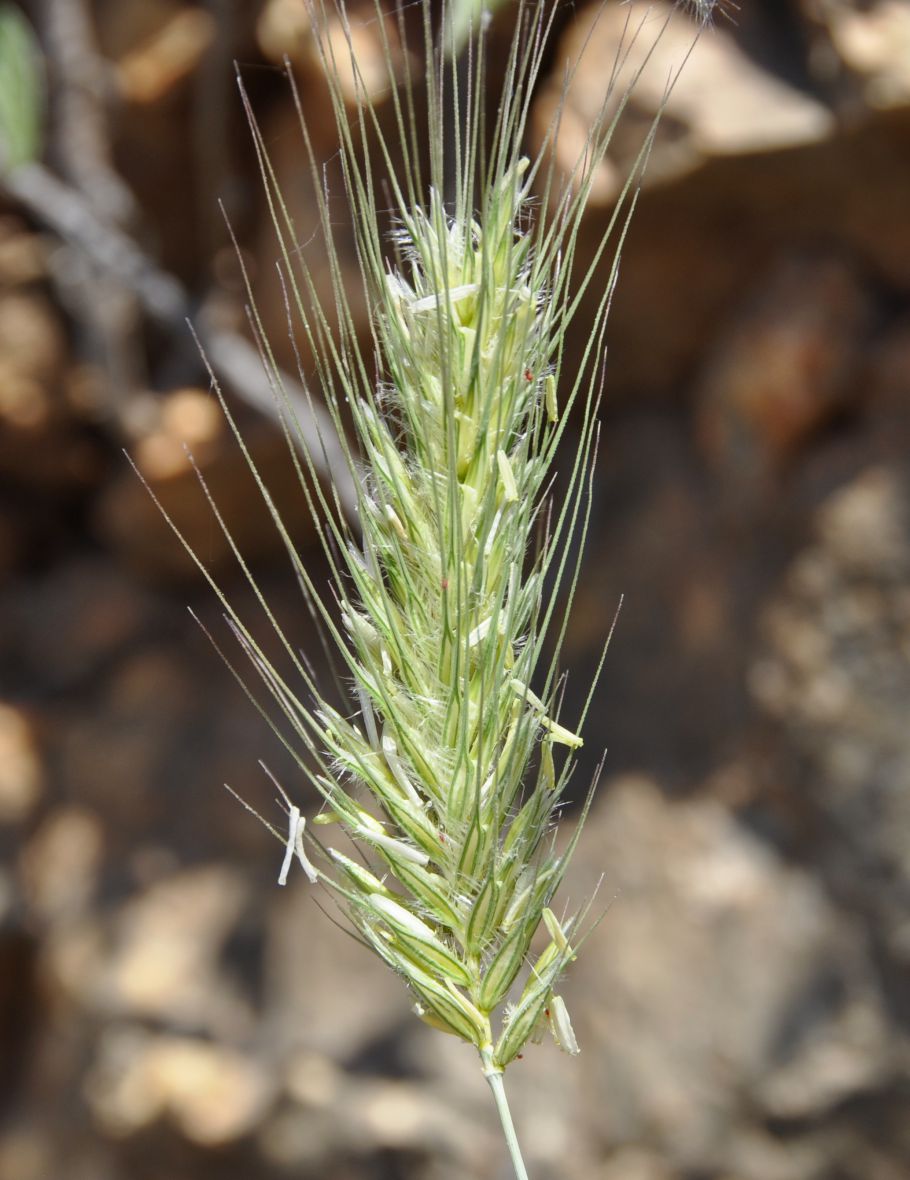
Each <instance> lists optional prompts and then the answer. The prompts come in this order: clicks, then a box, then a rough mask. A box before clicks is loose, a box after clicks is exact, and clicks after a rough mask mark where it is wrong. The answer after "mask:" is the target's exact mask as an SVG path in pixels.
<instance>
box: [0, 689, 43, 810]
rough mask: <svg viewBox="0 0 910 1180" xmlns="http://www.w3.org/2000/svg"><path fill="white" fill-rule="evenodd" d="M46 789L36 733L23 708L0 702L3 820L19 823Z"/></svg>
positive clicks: (1, 807) (0, 786) (1, 805)
mask: <svg viewBox="0 0 910 1180" xmlns="http://www.w3.org/2000/svg"><path fill="white" fill-rule="evenodd" d="M43 792H44V768H43V766H42V762H41V756H40V753H39V751H38V748H37V743H36V740H35V734H34V732H33V729H32V726H31V724H30V723H29V721H28V719H27V718H26V717H25V715H24V714H23V713H22V711H21V710H19V709H16V708H14V707H12V706H11V705H5V704H0V824H11V823H19V822H21V821H22V820H23V819H25V818H26V816H28V815H29V814H30V812H31V811H32V810H33V809H34V807H35V805H36V804H37V803H38V800H39V799H40V798H41V795H42V794H43Z"/></svg>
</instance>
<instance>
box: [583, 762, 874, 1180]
mask: <svg viewBox="0 0 910 1180" xmlns="http://www.w3.org/2000/svg"><path fill="white" fill-rule="evenodd" d="M578 855H579V856H580V857H582V858H583V862H587V863H588V864H589V866H590V871H591V873H592V876H594V877H595V879H596V874H598V873H599V872H601V871H602V872H604V873H605V878H604V889H605V891H606V896H607V897H608V898H611V899H612V904H611V905H610V909H609V912H608V914H607V915H606V918H605V920H604V922H603V925H602V926H601V928H600V931H599V932H598V935H597V936H596V938H595V939H592V940H589V942H588V943H586V945H585V947H584V949H583V952H582V953H581V954H580V955H579V958H578V962H577V963H576V964H573V968H572V971H571V973H570V974H569V976H568V978H567V982H566V991H565V994H566V998H567V1001H568V1002H569V1003H570V1005H571V1007H572V1015H573V1023H574V1025H575V1029H576V1032H577V1034H578V1038H579V1043H580V1045H581V1048H582V1053H581V1056H580V1057H579V1059H578V1062H577V1067H580V1068H581V1070H582V1071H583V1072H584V1075H585V1076H584V1080H583V1082H582V1086H583V1089H584V1090H585V1091H586V1092H588V1093H590V1094H596V1095H597V1096H598V1098H597V1100H598V1103H599V1105H600V1108H601V1109H602V1111H603V1117H602V1120H601V1122H600V1134H601V1139H602V1142H604V1143H605V1144H614V1145H615V1144H617V1143H624V1142H646V1143H648V1144H651V1145H655V1146H659V1147H660V1148H661V1149H662V1151H664V1152H665V1153H666V1154H667V1155H668V1156H669V1158H670V1159H671V1160H672V1161H674V1163H675V1164H676V1165H677V1166H678V1167H680V1168H681V1169H692V1170H700V1169H703V1170H705V1171H706V1172H707V1173H709V1174H713V1172H714V1171H715V1170H717V1171H718V1173H719V1174H728V1171H729V1174H735V1175H737V1176H740V1177H743V1178H744V1180H745V1178H748V1180H765V1178H766V1177H767V1176H769V1175H774V1176H779V1177H781V1178H783V1177H786V1178H787V1180H801V1178H802V1177H805V1176H806V1175H816V1174H818V1175H821V1174H822V1171H821V1170H819V1171H818V1172H817V1173H816V1172H814V1171H808V1170H806V1161H805V1159H800V1158H799V1153H796V1154H794V1155H793V1156H792V1157H791V1158H790V1159H789V1161H788V1151H789V1149H785V1147H784V1145H780V1146H779V1147H778V1149H777V1151H776V1153H772V1154H774V1156H775V1166H774V1168H773V1169H771V1168H770V1167H769V1166H768V1162H769V1161H768V1159H767V1158H765V1160H764V1162H762V1157H761V1155H760V1154H759V1155H756V1153H755V1152H754V1151H753V1150H751V1149H748V1148H749V1143H750V1139H749V1136H750V1135H751V1134H754V1130H753V1131H751V1132H750V1131H749V1130H748V1127H749V1124H750V1123H751V1120H752V1115H751V1112H752V1111H754V1110H755V1108H756V1107H758V1108H759V1109H761V1110H762V1111H764V1112H765V1114H766V1115H773V1116H776V1117H800V1118H818V1117H820V1116H821V1115H822V1114H823V1113H824V1112H827V1111H830V1110H833V1109H835V1108H836V1107H837V1105H838V1104H839V1103H841V1102H843V1101H845V1100H846V1099H848V1098H849V1097H851V1096H853V1095H857V1094H862V1093H866V1092H868V1091H870V1090H872V1089H874V1088H875V1087H877V1086H878V1085H879V1084H881V1082H882V1081H883V1080H885V1079H887V1078H888V1077H890V1076H891V1074H892V1071H893V1070H894V1069H896V1067H897V1058H896V1057H894V1056H893V1054H892V1047H891V1045H890V1043H889V1038H888V1032H887V1025H886V1021H885V1018H884V1014H883V1010H882V1002H881V998H880V996H879V993H878V990H877V987H876V983H875V979H874V975H873V973H872V971H871V969H870V967H869V965H868V963H867V962H866V961H865V960H864V958H863V954H862V948H863V940H862V937H861V933H860V932H859V931H858V930H856V929H854V928H852V927H851V925H850V924H849V922H844V921H843V920H842V919H841V918H840V917H839V915H838V914H837V912H836V911H835V910H834V908H833V907H832V906H831V904H830V903H829V901H828V900H827V898H826V896H825V893H824V891H823V890H822V889H821V888H820V887H819V886H818V885H817V883H816V882H814V881H813V880H812V878H811V877H810V876H809V875H808V874H807V873H805V872H803V871H801V870H799V869H796V868H792V867H788V866H787V865H785V864H784V863H783V862H782V861H781V860H780V859H779V858H778V857H777V856H776V854H775V853H774V852H773V851H771V849H770V848H768V847H767V846H765V845H764V844H763V843H762V842H761V841H759V840H758V839H756V838H755V837H754V836H753V835H751V834H750V833H749V832H748V831H746V830H745V829H744V828H741V827H739V826H738V825H737V823H736V822H735V821H734V820H733V819H731V817H730V816H729V815H728V814H727V813H726V812H725V811H724V809H723V808H721V807H720V806H718V805H717V804H716V803H714V802H709V801H700V800H699V801H693V802H687V803H668V802H666V801H665V800H664V799H663V798H662V796H661V795H660V794H659V793H658V791H657V790H656V789H655V787H654V785H653V784H652V783H651V782H649V781H647V780H644V779H633V778H629V779H624V780H621V781H618V782H614V783H611V784H605V786H604V788H603V792H602V794H601V797H600V801H599V803H598V804H597V805H596V806H595V809H594V812H593V813H592V815H591V818H590V819H589V821H588V827H587V828H586V830H585V835H584V839H583V841H582V845H581V847H580V850H579V854H578ZM581 863H582V862H579V865H580V864H581ZM577 872H578V868H576V873H577ZM835 981H836V982H835ZM769 1146H771V1145H769ZM747 1149H748V1150H747ZM827 1150H829V1151H830V1150H834V1151H836V1144H831V1145H829V1147H828V1148H827ZM765 1154H766V1156H767V1153H765ZM750 1160H751V1162H749V1161H750ZM725 1169H726V1170H725ZM727 1170H728V1171H727Z"/></svg>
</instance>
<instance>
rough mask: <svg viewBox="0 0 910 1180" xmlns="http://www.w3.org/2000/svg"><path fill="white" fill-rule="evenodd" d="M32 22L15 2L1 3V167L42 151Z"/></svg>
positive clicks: (41, 107)
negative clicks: (29, 21) (13, 3)
mask: <svg viewBox="0 0 910 1180" xmlns="http://www.w3.org/2000/svg"><path fill="white" fill-rule="evenodd" d="M40 63H41V50H40V48H39V46H38V41H37V38H36V37H35V34H34V31H33V30H32V27H31V25H30V24H29V23H28V21H27V20H26V19H25V17H24V16H23V15H22V13H21V12H20V10H19V9H18V8H16V7H15V6H14V5H12V4H3V5H2V6H0V169H2V170H3V171H6V172H9V171H12V169H14V168H18V167H19V166H20V165H21V164H27V163H29V161H31V160H34V159H36V158H37V157H38V156H39V155H40V154H41V138H42V136H41V125H42V122H43V117H44V76H43V70H42V68H41V64H40Z"/></svg>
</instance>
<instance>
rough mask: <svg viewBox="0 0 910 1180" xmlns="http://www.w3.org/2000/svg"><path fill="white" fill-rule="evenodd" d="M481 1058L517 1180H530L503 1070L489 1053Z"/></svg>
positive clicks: (481, 1055) (482, 1052)
mask: <svg viewBox="0 0 910 1180" xmlns="http://www.w3.org/2000/svg"><path fill="white" fill-rule="evenodd" d="M480 1057H481V1060H482V1061H483V1073H484V1077H485V1078H486V1079H487V1081H488V1082H489V1083H490V1089H491V1090H492V1091H493V1100H494V1102H495V1103H496V1109H497V1111H499V1121H500V1122H501V1123H502V1129H503V1133H504V1134H505V1137H506V1145H507V1146H508V1148H509V1155H510V1156H511V1157H512V1167H513V1168H514V1169H515V1176H516V1180H528V1170H527V1168H526V1167H525V1162H524V1160H523V1159H522V1158H521V1148H520V1147H519V1146H518V1136H517V1135H516V1134H515V1124H514V1123H513V1122H512V1112H511V1111H510V1110H509V1103H508V1101H507V1099H506V1088H505V1085H504V1084H503V1080H502V1070H501V1069H497V1068H496V1066H495V1065H493V1061H492V1055H491V1054H490V1053H489V1051H487V1052H484V1051H483V1050H481V1053H480Z"/></svg>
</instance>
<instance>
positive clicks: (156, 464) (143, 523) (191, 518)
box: [95, 390, 312, 578]
mask: <svg viewBox="0 0 910 1180" xmlns="http://www.w3.org/2000/svg"><path fill="white" fill-rule="evenodd" d="M242 429H243V432H244V441H245V443H246V445H247V447H248V448H249V451H250V454H251V455H252V457H253V459H254V461H255V463H256V465H257V467H258V468H259V470H260V471H261V472H262V474H263V478H264V480H265V482H266V484H267V486H268V488H269V492H270V494H271V496H272V498H273V500H274V502H275V504H276V505H277V507H278V509H279V511H280V512H281V513H282V516H283V518H284V520H285V523H286V525H287V526H288V529H289V531H290V532H291V535H292V536H294V537H295V538H297V539H298V540H299V543H300V545H302V546H305V545H306V544H307V543H308V542H309V540H310V538H311V536H312V525H311V522H310V519H309V514H308V510H307V507H306V501H305V498H304V495H303V492H302V491H301V489H300V484H299V481H298V478H297V474H296V472H295V469H294V462H293V459H292V457H291V455H290V453H289V451H288V447H287V443H286V442H285V440H284V438H283V437H282V436H281V435H280V434H279V433H278V431H277V430H275V429H274V428H273V427H271V426H268V425H267V424H265V423H264V422H263V421H262V420H261V419H257V418H255V417H252V416H250V418H249V420H248V421H246V422H244V425H243V427H242ZM133 461H134V462H135V464H136V467H137V468H138V470H139V473H140V476H139V477H137V475H136V474H135V472H133V471H130V470H129V469H128V468H126V466H125V465H124V468H125V469H124V470H123V472H122V474H121V475H120V476H119V477H118V478H116V479H115V480H114V481H113V482H112V483H111V484H110V485H109V486H108V487H107V488H106V489H105V491H104V493H103V494H102V496H101V497H100V499H99V501H98V506H97V511H96V516H95V521H96V527H97V530H98V533H99V534H100V536H101V537H103V539H104V540H105V542H106V543H107V544H108V545H110V546H111V547H112V548H113V549H115V550H116V551H117V552H118V553H119V554H120V556H121V558H122V559H123V560H124V561H125V562H126V563H127V564H128V565H129V566H130V567H131V568H133V569H135V570H137V571H139V572H141V573H142V574H143V576H147V577H153V578H157V577H163V578H174V577H177V578H182V577H186V576H195V575H196V574H198V570H197V567H196V565H195V563H194V562H193V560H192V558H191V557H190V556H189V555H188V553H187V552H186V549H185V548H184V546H183V545H182V544H181V542H180V540H179V539H178V538H177V536H175V534H174V531H173V530H172V528H171V527H170V525H169V524H168V522H167V520H166V519H165V517H164V515H163V513H166V514H167V515H168V516H169V517H170V518H171V520H172V522H173V524H174V526H175V527H176V528H177V529H178V530H179V531H180V533H181V534H182V535H183V537H184V538H185V539H186V542H187V544H189V545H190V546H191V547H192V549H193V550H194V551H195V552H196V553H197V554H198V556H199V559H200V561H202V562H203V563H204V564H205V565H206V567H207V568H209V569H210V570H212V571H216V572H217V571H223V570H224V569H225V568H226V567H228V566H230V565H232V564H233V563H234V560H235V559H234V555H233V552H232V548H231V543H230V541H229V540H228V538H227V537H226V536H225V534H224V532H223V531H222V529H221V527H220V525H219V523H218V520H217V517H216V514H215V511H214V509H213V507H212V504H213V503H214V504H215V505H216V506H217V509H218V512H219V513H220V514H221V516H222V519H223V520H224V522H225V524H226V526H227V528H229V529H230V531H231V534H232V536H233V539H234V541H235V542H236V544H237V546H238V548H239V550H240V552H241V553H242V554H243V556H244V558H245V559H247V560H249V561H254V560H256V559H260V558H262V557H265V556H268V555H272V554H275V553H278V552H281V551H283V544H282V541H281V538H280V536H279V535H278V533H277V531H276V529H275V526H274V525H273V524H272V522H271V520H270V518H269V513H268V509H267V508H266V506H265V504H264V502H263V500H262V496H261V494H260V492H259V491H258V489H257V487H256V483H255V481H254V479H253V477H252V475H251V474H250V471H249V469H248V468H247V465H246V461H245V459H244V457H243V454H242V452H241V450H240V448H239V446H238V445H237V443H236V441H235V440H234V438H233V437H232V436H231V433H230V430H229V427H228V425H227V423H226V421H225V420H224V418H223V415H222V413H221V410H220V407H219V406H218V403H217V401H216V400H215V399H214V398H213V396H212V395H211V394H208V393H205V392H203V391H201V390H180V391H177V392H175V393H172V394H169V395H167V396H166V397H165V398H164V399H162V403H161V407H160V413H159V416H158V422H157V425H156V426H155V428H154V429H153V430H152V431H150V432H149V433H148V434H147V435H146V436H145V438H143V439H142V440H141V441H140V442H139V444H138V445H137V446H136V448H135V451H134V454H133ZM194 463H195V469H194ZM196 469H198V472H199V473H200V474H201V476H202V478H203V479H204V481H205V484H206V487H207V489H208V493H209V494H210V495H211V502H210V501H209V499H208V498H207V495H206V493H205V492H204V491H203V489H202V487H201V486H200V483H199V477H198V475H197V470H196ZM140 477H141V478H140ZM143 480H144V481H145V483H146V484H147V487H145V486H143V483H142V481H143ZM150 491H151V493H152V495H150V494H149V492H150ZM153 497H154V499H153ZM156 499H157V501H158V503H157V504H156V502H155V500H156Z"/></svg>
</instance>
